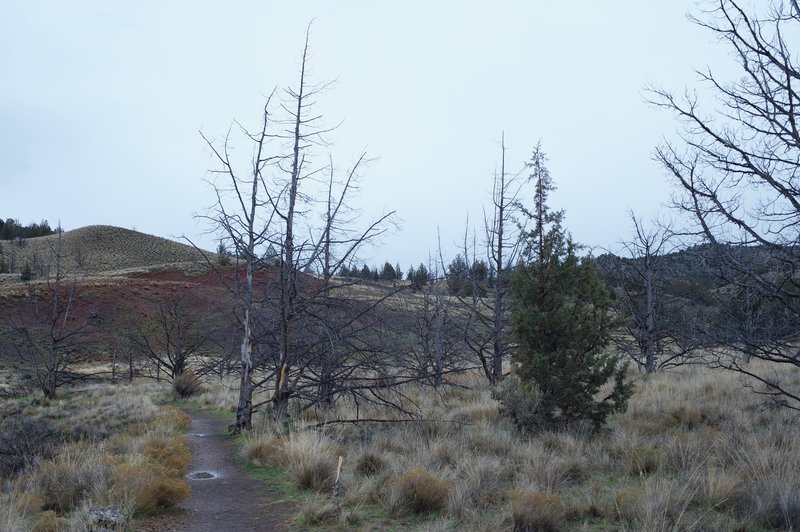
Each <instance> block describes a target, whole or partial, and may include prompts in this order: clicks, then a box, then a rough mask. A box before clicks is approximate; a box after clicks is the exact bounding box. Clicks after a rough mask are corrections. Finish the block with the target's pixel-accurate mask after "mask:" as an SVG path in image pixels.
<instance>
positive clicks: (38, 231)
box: [0, 218, 56, 240]
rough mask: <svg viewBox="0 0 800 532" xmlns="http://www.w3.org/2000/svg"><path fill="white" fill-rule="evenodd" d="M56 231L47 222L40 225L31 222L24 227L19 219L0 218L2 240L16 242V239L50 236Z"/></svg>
mask: <svg viewBox="0 0 800 532" xmlns="http://www.w3.org/2000/svg"><path fill="white" fill-rule="evenodd" d="M55 232H56V230H55V229H53V228H51V227H50V223H49V222H48V221H47V220H42V221H41V222H39V223H36V222H31V223H29V224H28V225H22V224H21V223H20V221H19V220H18V219H14V218H6V219H5V220H3V219H2V218H0V240H14V239H15V238H36V237H37V236H48V235H52V234H53V233H55Z"/></svg>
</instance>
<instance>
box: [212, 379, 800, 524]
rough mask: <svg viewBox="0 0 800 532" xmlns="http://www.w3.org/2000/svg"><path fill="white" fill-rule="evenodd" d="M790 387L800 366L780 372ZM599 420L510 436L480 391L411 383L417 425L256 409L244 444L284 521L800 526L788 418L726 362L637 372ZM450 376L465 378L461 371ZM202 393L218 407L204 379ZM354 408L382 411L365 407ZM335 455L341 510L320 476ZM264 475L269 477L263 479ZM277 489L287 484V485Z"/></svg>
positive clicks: (797, 467)
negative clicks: (280, 504) (287, 415)
mask: <svg viewBox="0 0 800 532" xmlns="http://www.w3.org/2000/svg"><path fill="white" fill-rule="evenodd" d="M793 378H794V379H795V384H800V375H798V374H795V375H793ZM636 380H637V390H636V394H635V396H634V397H633V399H632V400H631V404H630V408H629V409H628V411H627V412H626V413H624V414H618V415H616V416H614V417H613V418H612V419H611V422H610V423H609V425H608V426H607V427H606V428H605V429H604V430H602V431H601V432H599V433H594V434H593V433H591V432H590V431H588V430H585V429H582V428H581V427H573V428H571V429H569V430H564V431H559V432H543V433H539V434H536V435H532V436H528V435H524V434H520V433H519V432H518V431H517V430H516V429H515V428H514V427H512V426H511V425H510V424H509V423H508V422H507V421H506V420H504V419H502V418H501V417H500V414H499V412H498V405H497V403H496V402H495V401H494V400H493V399H492V398H491V394H490V390H489V389H487V388H486V387H484V386H482V385H480V384H476V383H468V384H470V387H469V388H460V387H452V388H444V389H442V390H440V391H439V393H432V392H430V391H423V390H421V389H409V390H407V392H408V393H409V394H410V395H411V397H413V399H414V401H415V402H416V403H417V404H418V405H419V406H420V413H421V414H422V415H423V416H424V417H425V421H422V422H413V423H406V422H399V420H398V422H397V423H386V424H370V423H365V424H361V425H359V426H355V425H350V424H334V425H328V426H325V427H323V428H316V429H315V428H313V426H314V425H316V424H318V423H319V422H321V421H324V420H326V419H328V420H329V419H336V418H340V417H341V418H346V417H348V416H350V415H351V412H353V409H352V405H339V406H338V407H337V409H336V410H335V411H332V412H327V413H326V414H325V415H308V414H305V415H303V416H300V417H299V418H295V419H294V420H293V422H292V426H291V428H290V430H288V431H284V430H277V429H276V427H274V426H273V425H272V424H271V422H270V421H269V419H268V418H267V417H266V416H265V415H262V416H261V417H260V419H259V421H258V424H257V428H256V429H255V430H254V431H253V432H252V433H251V434H248V435H246V436H245V437H244V439H243V445H242V453H243V455H244V456H245V457H246V458H247V459H248V460H249V461H250V462H251V463H252V464H253V465H254V466H257V469H258V468H261V470H262V471H263V472H264V474H265V475H267V476H268V477H269V476H271V477H273V478H275V477H276V476H277V477H278V478H279V479H280V480H281V481H283V482H284V483H285V484H284V485H286V484H288V486H290V488H291V492H292V493H295V494H299V497H300V498H301V499H302V501H303V502H302V510H301V511H300V514H299V515H298V517H297V519H296V521H295V523H296V525H297V527H298V528H302V529H306V528H309V527H311V528H314V527H320V528H339V529H352V528H356V529H365V530H374V529H392V530H512V529H517V530H789V529H796V528H797V527H799V526H800V427H799V426H798V419H797V416H796V414H793V413H791V412H788V411H785V410H780V409H778V410H776V409H773V408H770V407H768V406H765V404H764V403H763V401H762V400H761V398H760V397H758V396H756V395H754V394H752V393H751V392H750V391H747V390H745V389H743V388H742V385H741V383H740V382H739V380H738V378H737V377H736V376H734V375H731V374H727V373H719V372H712V371H710V370H705V369H699V368H695V369H690V368H685V369H683V370H681V371H677V372H673V373H665V374H661V375H655V376H653V377H651V378H648V379H644V378H643V377H641V376H636ZM462 384H467V383H466V382H462ZM207 389H208V391H207V392H206V394H205V395H203V396H200V397H198V398H197V401H199V402H200V403H205V404H210V405H217V406H223V407H226V408H232V405H233V404H234V401H235V393H233V388H232V387H229V386H226V385H225V384H224V383H216V384H215V383H210V384H209V385H207ZM361 412H362V415H365V416H371V415H375V416H386V414H387V413H386V412H370V411H365V410H364V409H363V407H362V410H361ZM338 456H343V457H344V468H343V477H342V481H341V494H340V499H339V502H340V505H341V506H340V510H339V511H337V510H336V509H335V507H334V505H333V497H332V487H333V480H334V476H335V471H336V464H337V460H338ZM276 482H277V484H276V485H279V486H280V485H281V484H280V482H278V481H276ZM285 489H287V488H285Z"/></svg>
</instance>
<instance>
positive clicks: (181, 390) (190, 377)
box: [172, 370, 203, 399]
mask: <svg viewBox="0 0 800 532" xmlns="http://www.w3.org/2000/svg"><path fill="white" fill-rule="evenodd" d="M172 391H173V393H174V394H175V395H176V396H177V397H180V398H182V399H185V398H186V397H192V396H194V395H200V394H201V393H203V385H202V383H201V382H200V379H199V378H198V377H197V375H195V374H194V372H193V371H191V370H186V371H184V372H183V373H181V374H180V375H178V376H177V377H175V378H174V379H172Z"/></svg>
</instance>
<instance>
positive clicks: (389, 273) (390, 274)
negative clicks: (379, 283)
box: [381, 260, 397, 281]
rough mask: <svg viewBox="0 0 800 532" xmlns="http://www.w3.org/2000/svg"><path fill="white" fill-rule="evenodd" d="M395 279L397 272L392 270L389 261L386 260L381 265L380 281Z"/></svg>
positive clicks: (392, 267)
mask: <svg viewBox="0 0 800 532" xmlns="http://www.w3.org/2000/svg"><path fill="white" fill-rule="evenodd" d="M396 278H397V272H396V271H395V269H394V266H392V265H391V264H390V263H389V261H388V260H387V261H386V262H385V263H384V264H383V270H382V271H381V279H383V280H385V281H394V280H395V279H396Z"/></svg>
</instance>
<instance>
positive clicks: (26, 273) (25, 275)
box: [19, 261, 33, 282]
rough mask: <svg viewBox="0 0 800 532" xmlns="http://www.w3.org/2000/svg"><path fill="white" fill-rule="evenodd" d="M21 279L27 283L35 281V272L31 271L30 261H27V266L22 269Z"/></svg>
mask: <svg viewBox="0 0 800 532" xmlns="http://www.w3.org/2000/svg"><path fill="white" fill-rule="evenodd" d="M19 278H20V280H22V281H25V282H27V281H30V280H31V279H33V270H31V264H30V263H29V262H28V261H25V266H23V267H22V272H21V273H20V275H19Z"/></svg>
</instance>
